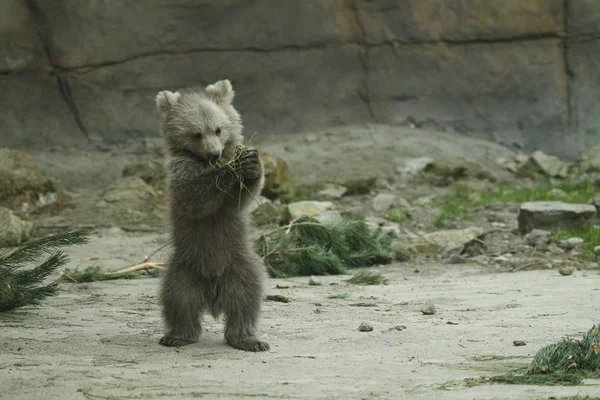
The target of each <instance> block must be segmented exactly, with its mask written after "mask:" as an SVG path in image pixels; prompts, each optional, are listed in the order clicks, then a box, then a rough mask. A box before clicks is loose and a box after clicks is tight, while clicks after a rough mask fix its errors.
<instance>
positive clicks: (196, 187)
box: [156, 80, 269, 351]
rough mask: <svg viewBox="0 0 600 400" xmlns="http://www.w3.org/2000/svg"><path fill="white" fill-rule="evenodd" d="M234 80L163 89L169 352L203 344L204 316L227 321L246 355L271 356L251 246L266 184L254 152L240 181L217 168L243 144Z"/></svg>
mask: <svg viewBox="0 0 600 400" xmlns="http://www.w3.org/2000/svg"><path fill="white" fill-rule="evenodd" d="M233 97H234V91H233V88H232V87H231V83H230V82H229V80H220V81H218V82H216V83H214V84H212V85H208V86H207V87H200V88H187V89H182V90H179V91H177V92H171V91H161V92H159V93H158V95H157V96H156V108H157V109H158V111H159V112H160V113H161V115H162V128H161V133H162V135H163V137H164V141H165V145H166V150H167V151H166V153H167V159H166V170H167V197H168V202H169V221H170V228H171V232H170V235H171V240H172V245H173V249H172V254H171V256H170V258H169V263H168V266H167V268H166V272H165V275H164V277H163V280H162V283H161V288H160V296H159V297H160V302H161V305H162V315H163V319H164V321H165V324H166V327H167V331H166V333H165V335H164V336H163V337H162V338H161V339H160V344H161V345H163V346H184V345H187V344H190V343H194V342H197V341H198V338H199V335H200V332H201V330H202V328H201V321H202V314H203V313H204V312H205V311H210V313H211V314H212V316H213V317H214V318H217V317H218V316H219V315H221V314H223V315H224V316H225V339H226V341H227V343H228V344H229V345H230V346H232V347H234V348H236V349H240V350H245V351H266V350H269V345H268V344H267V343H266V342H264V341H262V340H261V339H260V338H259V337H258V330H257V323H258V320H259V314H260V311H261V306H262V302H263V290H264V289H263V285H264V279H265V277H266V275H265V268H264V264H263V262H262V260H261V258H260V257H258V255H257V254H256V253H255V252H254V250H253V248H252V243H251V239H250V238H249V228H250V219H249V213H248V211H247V206H248V204H249V203H250V201H252V199H253V198H254V196H256V195H258V194H260V192H261V190H262V188H263V186H264V181H265V180H264V170H263V163H262V161H261V159H260V157H259V154H258V152H257V151H256V150H255V149H250V151H248V152H247V154H246V155H245V156H244V157H243V158H242V159H241V160H240V171H239V174H238V175H239V176H241V179H242V180H243V184H244V190H242V191H241V193H240V182H239V181H238V180H237V178H235V177H234V176H233V174H228V175H227V176H226V177H225V178H223V177H221V178H220V179H218V180H217V177H216V174H215V171H214V169H213V168H212V167H211V165H212V164H214V162H215V161H217V160H219V159H225V160H228V159H231V158H232V156H233V155H234V152H235V150H236V147H237V146H239V145H241V144H242V143H243V136H242V121H241V117H240V115H239V113H238V112H237V111H236V110H235V108H234V107H233V105H232V101H233Z"/></svg>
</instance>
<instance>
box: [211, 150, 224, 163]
mask: <svg viewBox="0 0 600 400" xmlns="http://www.w3.org/2000/svg"><path fill="white" fill-rule="evenodd" d="M219 158H221V153H220V152H219V153H210V154H209V155H208V161H209V162H211V163H214V162H215V161H217V160H218V159H219Z"/></svg>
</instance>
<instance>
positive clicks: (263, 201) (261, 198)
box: [248, 196, 271, 212]
mask: <svg viewBox="0 0 600 400" xmlns="http://www.w3.org/2000/svg"><path fill="white" fill-rule="evenodd" d="M266 203H271V200H269V199H268V198H266V197H265V196H256V198H255V199H253V200H252V201H251V202H250V204H248V211H249V212H254V210H256V209H257V208H258V207H260V206H261V205H263V204H266Z"/></svg>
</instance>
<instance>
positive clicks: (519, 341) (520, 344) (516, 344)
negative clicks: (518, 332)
mask: <svg viewBox="0 0 600 400" xmlns="http://www.w3.org/2000/svg"><path fill="white" fill-rule="evenodd" d="M526 344H527V343H525V342H524V341H522V340H513V345H515V346H525V345H526Z"/></svg>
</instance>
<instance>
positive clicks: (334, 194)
mask: <svg viewBox="0 0 600 400" xmlns="http://www.w3.org/2000/svg"><path fill="white" fill-rule="evenodd" d="M346 191H347V189H346V187H345V186H342V185H336V184H334V183H327V184H325V185H324V186H323V188H322V189H321V190H319V191H318V192H317V195H318V196H319V197H321V198H323V199H327V200H337V199H341V198H342V197H343V196H344V194H346Z"/></svg>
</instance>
